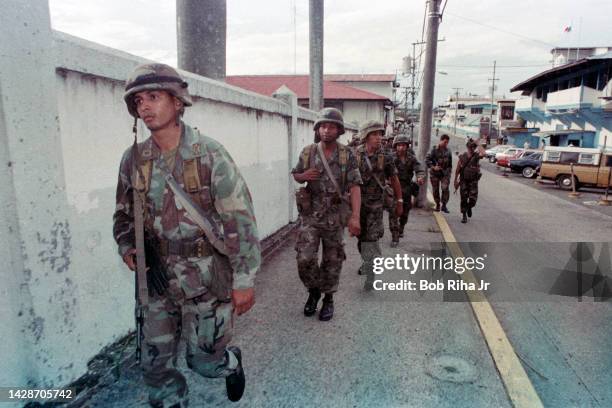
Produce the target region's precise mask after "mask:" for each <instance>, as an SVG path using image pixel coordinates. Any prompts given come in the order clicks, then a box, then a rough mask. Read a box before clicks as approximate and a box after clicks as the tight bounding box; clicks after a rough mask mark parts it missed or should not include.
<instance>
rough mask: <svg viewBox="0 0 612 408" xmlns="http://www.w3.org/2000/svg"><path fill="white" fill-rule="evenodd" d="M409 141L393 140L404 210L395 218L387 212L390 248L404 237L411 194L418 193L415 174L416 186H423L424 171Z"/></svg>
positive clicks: (404, 139) (399, 136) (405, 139)
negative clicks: (415, 182) (415, 181)
mask: <svg viewBox="0 0 612 408" xmlns="http://www.w3.org/2000/svg"><path fill="white" fill-rule="evenodd" d="M409 146H410V139H408V136H407V135H404V134H399V135H397V136H396V137H395V139H394V140H393V148H394V149H395V153H394V154H393V162H394V164H395V168H397V173H398V175H397V177H398V179H399V182H400V185H401V187H402V199H403V200H404V202H403V204H404V208H403V211H402V216H401V217H397V216H396V215H395V212H393V211H390V212H389V229H390V230H391V247H393V248H394V247H396V246H397V244H398V242H399V239H400V238H401V237H403V236H404V227H405V226H406V223H407V222H408V214H409V212H410V209H411V208H412V194H413V193H414V192H415V191H413V190H416V191H418V186H415V185H414V182H413V181H412V178H413V176H414V174H415V173H416V176H417V184H418V185H419V186H421V185H423V183H424V181H425V179H424V177H425V171H424V170H423V167H422V166H421V163H419V161H418V159H417V158H416V156H415V154H414V151H413V150H412V149H410V147H409Z"/></svg>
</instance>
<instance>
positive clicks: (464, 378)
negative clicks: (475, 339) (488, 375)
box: [427, 355, 478, 383]
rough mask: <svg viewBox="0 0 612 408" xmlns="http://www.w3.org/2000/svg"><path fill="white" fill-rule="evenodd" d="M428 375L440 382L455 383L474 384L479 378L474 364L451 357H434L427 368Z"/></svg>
mask: <svg viewBox="0 0 612 408" xmlns="http://www.w3.org/2000/svg"><path fill="white" fill-rule="evenodd" d="M427 374H429V375H431V376H432V377H434V378H437V379H438V380H442V381H450V382H454V383H468V382H473V381H475V380H476V378H477V377H478V372H477V371H476V367H474V365H473V364H472V363H470V362H468V361H466V360H464V359H462V358H459V357H454V356H449V355H441V356H436V357H433V358H432V359H431V360H430V362H429V366H428V367H427Z"/></svg>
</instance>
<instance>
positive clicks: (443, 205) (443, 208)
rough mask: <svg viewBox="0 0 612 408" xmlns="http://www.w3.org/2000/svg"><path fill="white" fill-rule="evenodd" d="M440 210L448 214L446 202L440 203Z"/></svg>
mask: <svg viewBox="0 0 612 408" xmlns="http://www.w3.org/2000/svg"><path fill="white" fill-rule="evenodd" d="M442 212H445V213H447V214H448V208H446V204H442Z"/></svg>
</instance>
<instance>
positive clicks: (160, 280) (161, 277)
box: [144, 234, 170, 297]
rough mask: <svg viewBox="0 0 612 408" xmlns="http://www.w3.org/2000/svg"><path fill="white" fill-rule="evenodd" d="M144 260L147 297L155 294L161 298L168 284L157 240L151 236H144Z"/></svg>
mask: <svg viewBox="0 0 612 408" xmlns="http://www.w3.org/2000/svg"><path fill="white" fill-rule="evenodd" d="M144 247H145V259H146V262H147V268H148V269H147V286H148V289H149V296H150V297H153V296H154V295H155V293H156V294H157V295H158V296H162V295H164V294H165V293H166V291H167V289H168V287H169V286H170V284H169V283H168V281H169V279H168V273H167V270H166V265H165V263H164V261H163V260H162V258H161V257H160V252H159V247H160V244H159V240H158V239H157V237H155V236H154V235H151V234H146V236H145V242H144Z"/></svg>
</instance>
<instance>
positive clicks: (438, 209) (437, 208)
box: [434, 203, 440, 211]
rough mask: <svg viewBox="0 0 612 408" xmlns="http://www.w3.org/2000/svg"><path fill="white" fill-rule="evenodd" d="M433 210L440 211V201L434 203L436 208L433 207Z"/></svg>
mask: <svg viewBox="0 0 612 408" xmlns="http://www.w3.org/2000/svg"><path fill="white" fill-rule="evenodd" d="M434 211H440V203H436V208H434Z"/></svg>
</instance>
